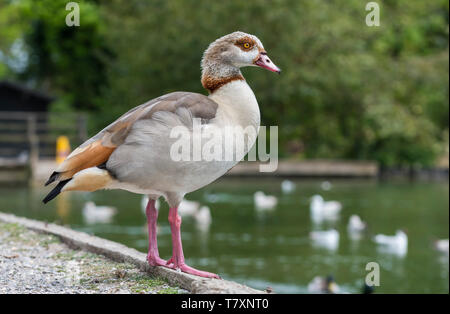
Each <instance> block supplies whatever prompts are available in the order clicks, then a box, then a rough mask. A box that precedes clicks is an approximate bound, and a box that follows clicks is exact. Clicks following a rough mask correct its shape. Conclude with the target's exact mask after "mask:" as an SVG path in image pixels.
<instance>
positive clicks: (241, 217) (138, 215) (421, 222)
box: [0, 178, 449, 293]
mask: <svg viewBox="0 0 450 314" xmlns="http://www.w3.org/2000/svg"><path fill="white" fill-rule="evenodd" d="M280 183H281V180H278V179H273V178H267V179H258V180H253V179H231V178H227V179H222V180H219V181H218V182H216V183H214V184H211V185H210V186H208V187H206V188H204V189H202V190H200V191H197V192H194V193H191V194H190V195H188V197H187V198H188V199H192V200H198V201H200V202H201V203H202V204H205V205H208V206H209V207H210V208H211V210H212V218H213V219H212V224H211V226H210V228H209V230H204V229H201V228H198V226H197V224H196V222H195V221H194V220H193V219H189V218H185V219H184V220H183V225H182V235H183V241H184V242H183V245H184V250H185V256H186V258H187V262H188V264H190V265H191V266H194V267H198V268H200V269H205V270H208V271H211V272H215V273H218V274H220V275H221V276H222V277H223V278H225V279H230V280H235V281H238V282H241V283H244V284H248V285H250V286H253V287H256V288H266V287H267V286H271V287H273V288H274V290H275V291H276V292H278V293H304V292H307V288H306V287H307V284H308V282H309V281H310V280H311V279H312V278H313V277H314V276H316V275H327V274H333V275H334V277H335V279H336V281H337V283H338V284H339V285H340V286H341V287H342V288H343V290H346V291H348V292H359V290H360V287H361V286H362V283H363V280H364V277H365V275H366V271H365V265H366V264H367V263H368V262H372V261H374V262H378V263H379V265H380V267H381V286H380V287H378V288H377V289H376V291H377V292H379V293H401V292H410V293H431V292H438V293H448V292H449V264H448V263H449V261H448V256H445V255H443V254H441V253H439V252H436V251H435V250H434V249H433V246H432V242H433V240H435V239H439V238H448V237H449V194H448V188H449V186H448V182H446V183H428V182H414V183H410V182H397V183H386V182H377V181H354V180H351V181H331V183H332V188H331V190H329V191H324V190H322V189H321V181H307V180H299V181H295V183H296V185H297V187H296V190H295V192H294V193H292V194H288V195H284V194H282V192H281V189H280ZM258 190H261V191H264V192H265V193H269V194H272V195H276V196H277V197H278V206H277V208H276V209H275V210H273V211H266V212H259V211H257V210H255V207H254V204H253V193H254V192H255V191H258ZM47 191H48V189H30V188H5V187H3V188H0V199H1V204H0V211H3V212H12V213H14V214H16V215H19V216H25V217H30V218H35V219H40V220H46V221H49V222H53V221H57V222H59V223H63V224H66V225H69V226H70V227H72V228H74V229H77V230H81V231H85V232H89V233H92V234H95V235H97V236H100V237H104V238H108V239H111V240H114V241H117V242H121V243H123V244H125V245H128V246H131V247H134V248H136V249H138V250H140V251H142V252H145V251H146V249H147V234H146V227H145V223H146V220H145V216H144V215H143V213H142V210H141V205H140V204H141V197H140V196H139V195H134V194H131V193H128V192H125V191H99V192H95V193H91V194H89V193H72V194H67V195H65V197H63V198H61V197H60V198H59V199H56V200H55V201H52V202H51V203H49V204H47V205H45V206H44V205H43V204H42V203H41V199H42V198H43V197H44V196H45V194H46V192H47ZM317 193H318V194H321V195H322V196H323V197H324V198H325V199H333V200H338V201H340V202H341V203H342V204H343V210H342V212H341V215H340V218H339V220H337V221H335V222H329V223H326V224H324V225H321V226H317V225H314V224H313V223H312V222H311V220H310V215H309V202H310V197H311V196H312V195H314V194H317ZM89 200H92V201H94V202H95V203H96V204H98V205H110V206H114V207H117V208H118V209H119V212H118V214H117V215H116V216H115V217H114V218H113V221H112V223H107V224H94V225H87V224H86V223H85V222H84V221H83V215H82V212H81V208H82V207H83V205H84V203H85V202H86V201H89ZM167 213H168V209H167V205H165V204H164V205H163V206H162V209H161V212H160V217H159V238H158V241H159V246H160V254H161V256H163V257H165V258H168V257H169V255H170V254H171V241H170V228H169V225H168V222H167ZM352 214H358V215H360V216H361V217H362V218H363V220H365V221H367V222H368V224H369V234H368V235H366V236H364V237H363V238H362V239H360V240H351V239H350V238H349V237H348V235H347V231H346V225H347V222H348V218H349V217H350V215H352ZM331 227H334V228H336V229H337V230H338V231H339V232H340V242H339V247H338V248H337V249H336V250H329V249H325V248H320V247H315V246H313V245H312V244H311V242H310V240H309V237H308V234H309V232H310V231H312V230H316V229H327V228H331ZM400 228H402V229H406V230H407V232H408V237H409V249H408V253H407V255H406V256H405V257H399V256H396V255H393V254H389V253H387V252H383V251H380V250H379V249H378V247H377V245H376V244H375V243H373V242H372V240H371V236H372V235H374V234H377V233H385V234H394V233H395V231H396V230H397V229H400Z"/></svg>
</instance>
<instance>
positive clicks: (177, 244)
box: [43, 32, 280, 278]
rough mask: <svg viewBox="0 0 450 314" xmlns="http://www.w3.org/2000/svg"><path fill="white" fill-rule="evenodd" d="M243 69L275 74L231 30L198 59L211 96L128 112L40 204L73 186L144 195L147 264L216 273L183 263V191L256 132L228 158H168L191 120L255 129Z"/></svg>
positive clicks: (62, 172) (87, 147)
mask: <svg viewBox="0 0 450 314" xmlns="http://www.w3.org/2000/svg"><path fill="white" fill-rule="evenodd" d="M246 66H259V67H261V68H265V69H267V70H270V71H272V72H277V73H280V69H279V68H278V67H277V66H276V65H275V64H274V63H273V62H272V61H271V60H270V59H269V57H268V56H267V53H266V51H265V50H264V47H263V45H262V43H261V41H260V40H259V39H258V38H257V37H256V36H253V35H250V34H246V33H243V32H234V33H231V34H228V35H226V36H223V37H221V38H219V39H217V40H216V41H214V42H213V43H211V44H210V45H209V47H208V48H207V49H206V51H205V52H204V54H203V58H202V62H201V67H202V78H201V83H202V85H203V87H204V88H205V89H207V90H208V91H209V96H205V95H202V94H197V93H190V92H174V93H170V94H167V95H164V96H161V97H158V98H155V99H153V100H150V101H148V102H146V103H144V104H142V105H140V106H137V107H135V108H133V109H131V110H129V111H128V112H127V113H125V114H124V115H122V116H121V117H119V118H118V119H117V120H116V121H115V122H113V123H112V124H110V125H108V126H107V127H106V128H104V129H103V130H102V131H100V132H99V133H98V134H97V135H95V136H94V137H92V138H90V139H89V140H87V141H86V142H85V143H83V144H82V145H80V146H79V147H78V148H76V149H75V150H74V151H73V152H72V153H71V154H70V155H69V156H68V157H67V159H66V160H65V161H64V162H63V163H62V164H61V165H60V166H59V167H58V168H57V169H56V170H55V171H54V172H53V173H52V175H51V176H50V178H49V180H48V181H47V183H46V185H48V184H50V183H52V182H55V181H59V182H58V184H57V186H56V187H55V188H54V189H53V190H52V191H51V192H50V193H49V194H48V195H47V196H46V197H45V199H44V200H43V201H44V203H47V202H48V201H50V200H52V199H53V198H55V197H56V196H57V195H58V194H59V193H60V192H63V191H73V190H76V191H96V190H99V189H123V190H128V191H130V192H133V193H138V194H145V195H148V196H149V202H148V204H147V208H146V214H147V220H148V231H149V252H148V256H147V260H148V262H149V264H150V265H152V266H158V265H159V266H165V267H169V268H172V269H177V270H181V271H183V272H186V273H189V274H193V275H198V276H201V277H207V278H219V277H218V276H217V275H216V274H212V273H209V272H205V271H200V270H196V269H194V268H192V267H189V266H187V265H186V264H185V260H184V255H183V249H182V244H181V235H180V225H181V217H180V216H179V214H178V206H179V204H180V202H181V201H182V199H183V197H184V195H185V194H186V193H189V192H192V191H195V190H197V189H200V188H201V187H203V186H205V185H207V184H209V183H211V182H212V181H214V180H216V179H217V178H219V177H221V176H222V175H224V174H225V173H226V172H227V171H228V170H229V169H231V168H232V167H233V166H234V165H235V164H237V163H238V162H239V161H240V160H241V159H242V158H243V157H244V156H245V154H246V153H247V152H248V150H249V149H250V148H251V146H252V145H253V144H254V142H255V140H256V137H257V132H256V133H255V134H254V135H253V136H251V135H249V136H248V137H246V144H247V145H246V146H245V147H244V148H245V149H244V150H243V151H239V154H238V153H236V155H235V158H233V159H232V160H229V158H228V159H225V160H216V159H214V160H212V161H208V160H205V159H204V158H203V159H201V160H200V161H198V160H196V159H194V160H189V161H185V160H184V159H181V160H174V158H171V157H172V155H171V153H172V152H171V147H172V145H173V144H174V142H175V139H173V138H172V136H171V130H173V129H174V128H175V127H178V126H185V127H187V128H188V130H190V133H189V134H188V135H191V136H195V135H194V134H193V131H192V130H193V124H194V121H199V120H200V121H201V129H202V130H203V129H208V128H213V127H214V128H215V129H216V130H222V131H224V132H225V129H226V127H235V128H237V129H238V128H241V129H246V128H247V127H251V128H254V129H256V130H259V124H260V112H259V107H258V103H257V101H256V97H255V95H254V94H253V91H252V90H251V88H250V86H249V85H248V84H247V82H246V81H245V79H244V77H243V76H242V73H241V71H240V68H241V67H246ZM202 145H203V143H202ZM159 197H163V198H164V199H165V200H166V201H167V202H168V204H169V208H170V209H169V222H170V227H171V231H172V246H173V250H172V258H170V259H169V260H168V261H165V260H163V259H161V258H160V257H159V253H158V246H157V240H156V220H157V217H158V211H157V210H156V209H155V200H156V199H158V198H159Z"/></svg>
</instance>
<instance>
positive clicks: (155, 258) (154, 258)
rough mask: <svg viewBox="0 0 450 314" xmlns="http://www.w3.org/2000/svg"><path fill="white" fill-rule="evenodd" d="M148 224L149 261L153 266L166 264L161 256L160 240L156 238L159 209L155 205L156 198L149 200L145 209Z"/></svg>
mask: <svg viewBox="0 0 450 314" xmlns="http://www.w3.org/2000/svg"><path fill="white" fill-rule="evenodd" d="M145 214H146V215H147V224H148V254H147V261H148V263H149V264H150V265H151V266H165V265H166V261H165V260H163V259H161V258H160V257H159V252H158V242H157V239H156V221H157V220H158V210H157V209H156V207H155V200H149V201H148V203H147V208H146V209H145Z"/></svg>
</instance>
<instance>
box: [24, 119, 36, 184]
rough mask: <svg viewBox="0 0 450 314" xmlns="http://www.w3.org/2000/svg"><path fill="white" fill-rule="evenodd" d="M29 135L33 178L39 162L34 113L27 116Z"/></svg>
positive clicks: (30, 165) (30, 164) (30, 163)
mask: <svg viewBox="0 0 450 314" xmlns="http://www.w3.org/2000/svg"><path fill="white" fill-rule="evenodd" d="M27 135H28V144H29V149H30V160H29V167H30V171H31V176H32V177H33V176H34V171H35V169H36V168H35V167H37V163H38V161H39V139H38V136H37V129H36V115H35V114H34V113H30V114H28V116H27Z"/></svg>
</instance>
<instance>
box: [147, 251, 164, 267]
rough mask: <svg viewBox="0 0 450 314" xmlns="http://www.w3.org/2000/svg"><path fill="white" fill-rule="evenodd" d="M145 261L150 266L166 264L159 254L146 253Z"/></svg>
mask: <svg viewBox="0 0 450 314" xmlns="http://www.w3.org/2000/svg"><path fill="white" fill-rule="evenodd" d="M147 261H148V264H149V265H150V266H166V263H167V262H166V261H165V260H163V259H162V258H160V257H159V256H151V255H150V254H149V255H147Z"/></svg>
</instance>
